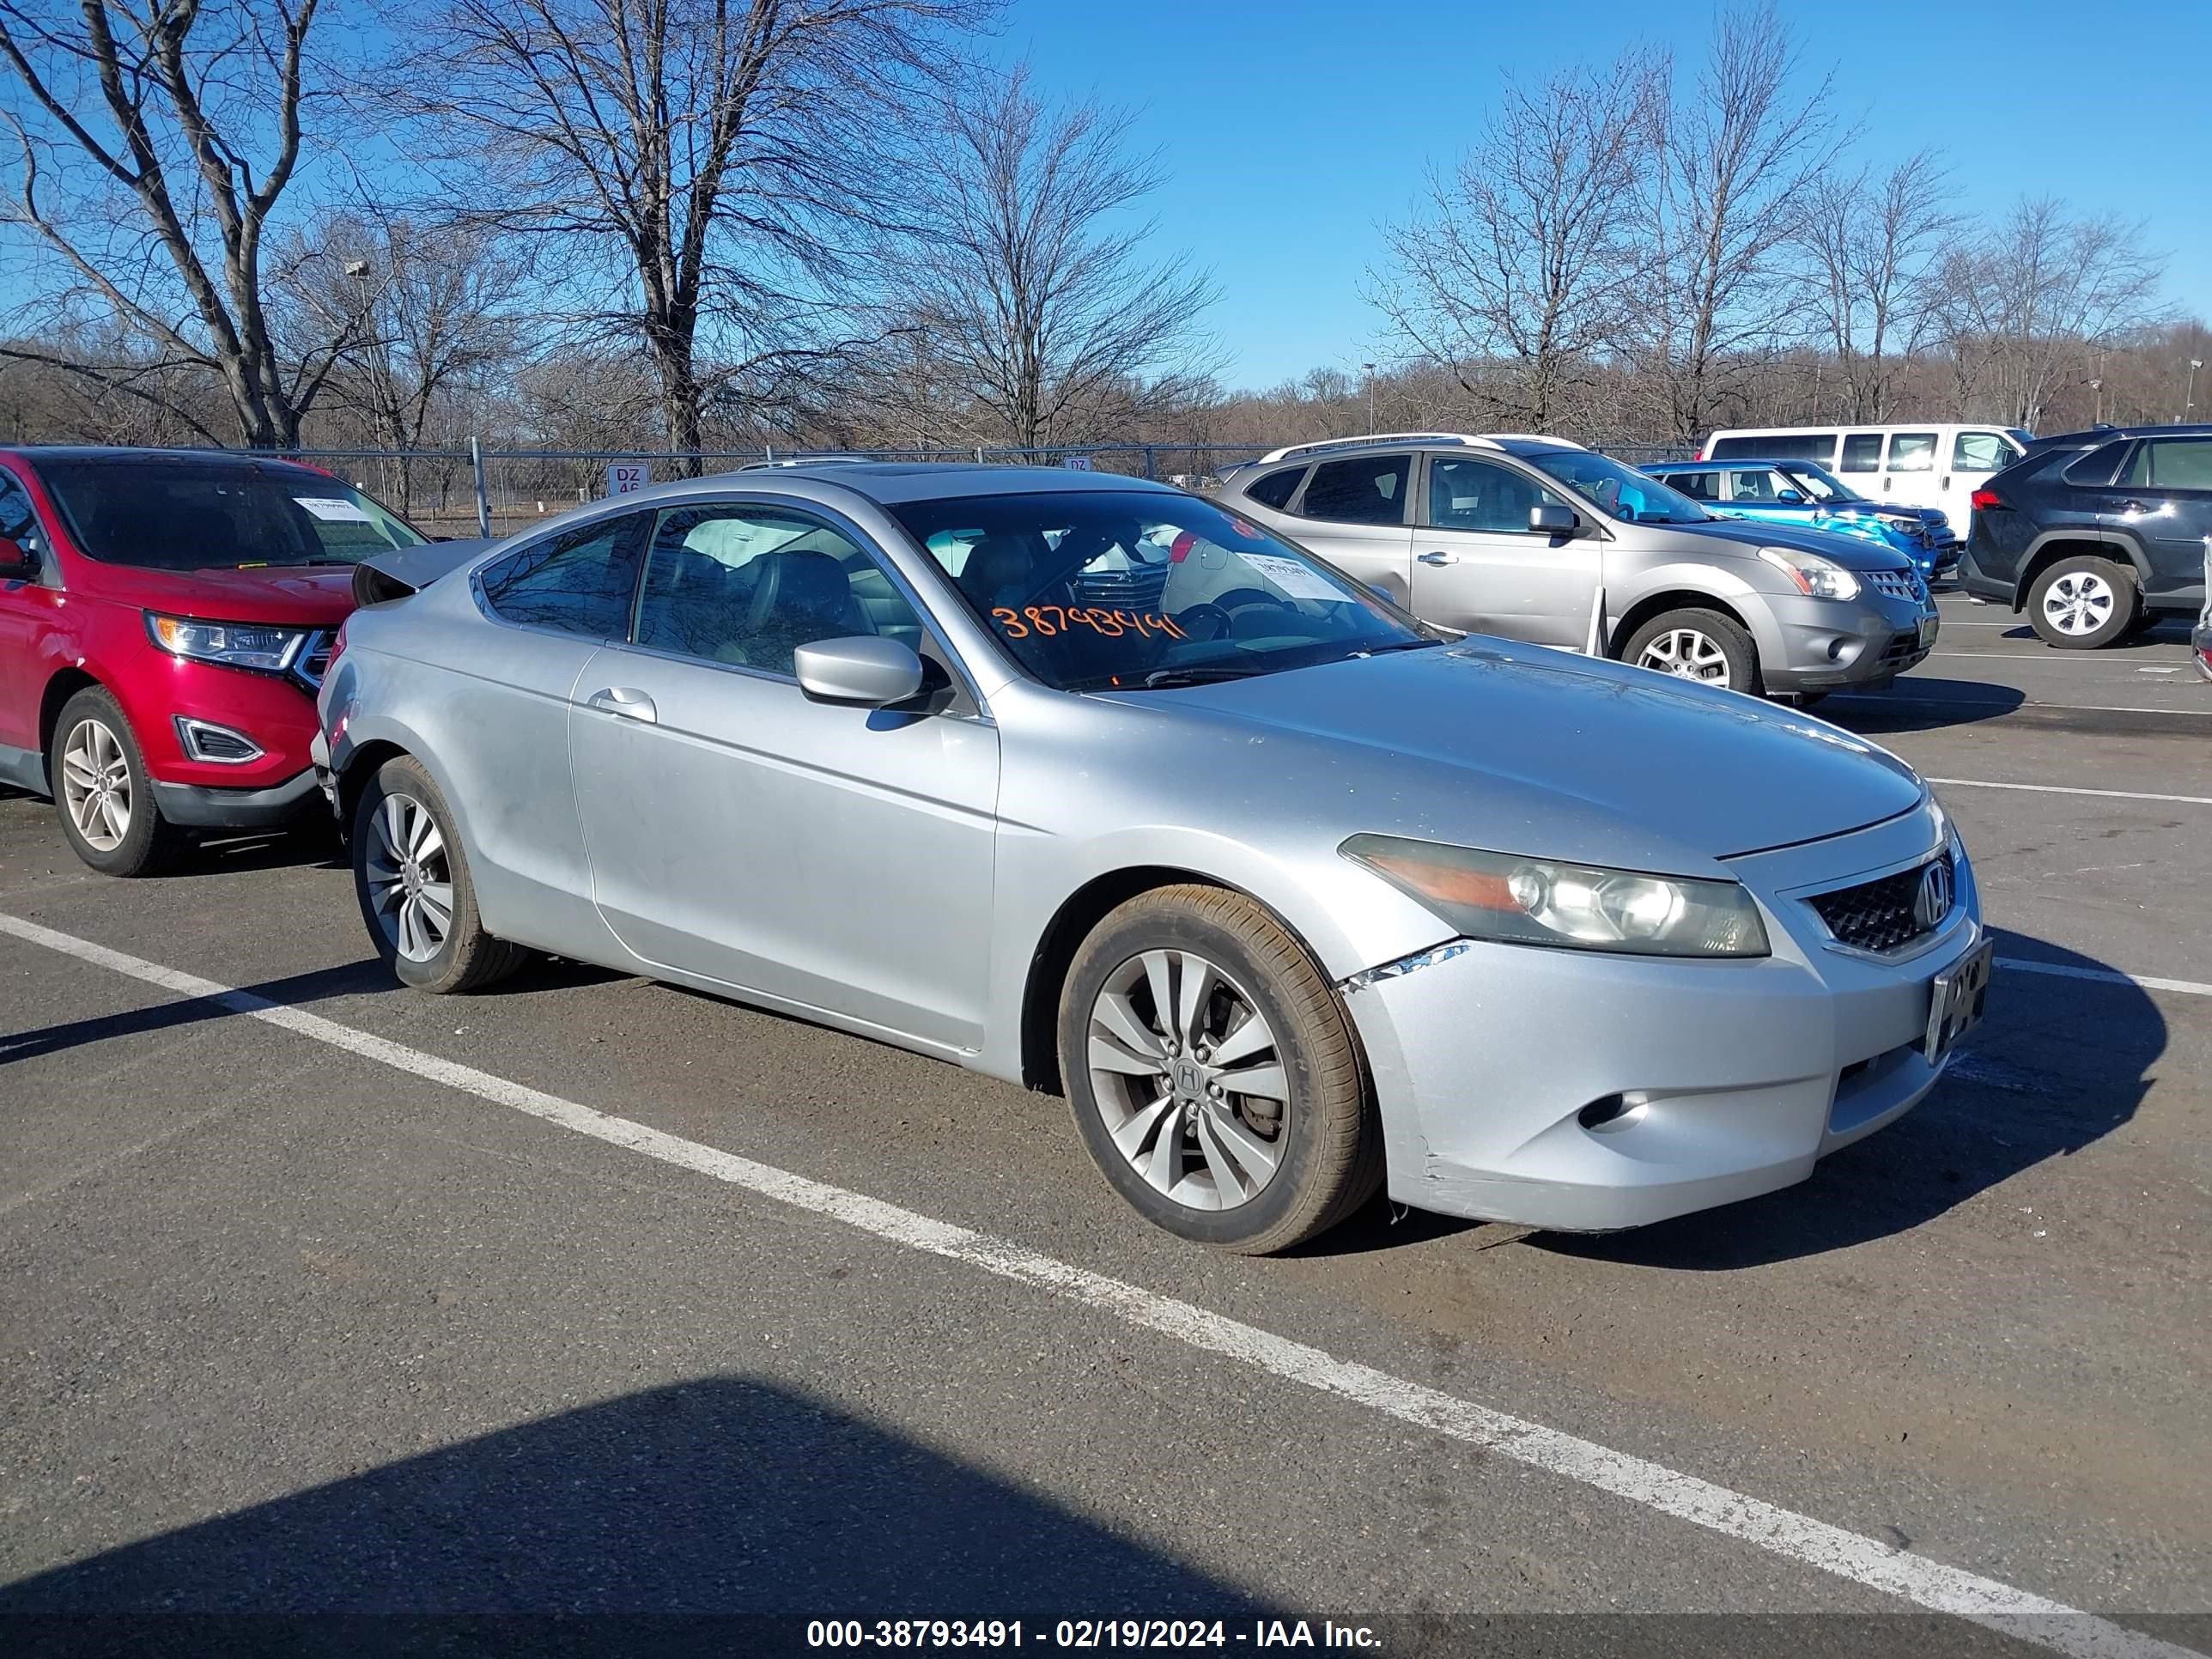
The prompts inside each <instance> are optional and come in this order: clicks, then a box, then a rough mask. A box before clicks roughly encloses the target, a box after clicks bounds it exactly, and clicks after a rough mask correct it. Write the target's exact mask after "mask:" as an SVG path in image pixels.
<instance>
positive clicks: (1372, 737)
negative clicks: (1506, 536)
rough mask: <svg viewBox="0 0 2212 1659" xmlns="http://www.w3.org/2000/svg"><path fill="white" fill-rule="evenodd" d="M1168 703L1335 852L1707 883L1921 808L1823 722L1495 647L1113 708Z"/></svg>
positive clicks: (1293, 674)
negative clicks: (1338, 843) (1447, 848)
mask: <svg viewBox="0 0 2212 1659" xmlns="http://www.w3.org/2000/svg"><path fill="white" fill-rule="evenodd" d="M1170 699H1171V700H1172V701H1173V704H1174V705H1175V706H1176V708H1179V709H1180V710H1181V711H1182V712H1183V713H1185V714H1188V715H1191V716H1196V717H1198V718H1199V720H1200V721H1201V722H1202V723H1203V724H1205V725H1207V726H1212V724H1213V723H1214V722H1217V721H1218V722H1224V723H1226V725H1227V726H1228V728H1229V729H1225V730H1220V731H1218V732H1216V733H1215V734H1214V735H1216V736H1218V738H1220V739H1221V740H1222V746H1221V747H1220V748H1218V749H1215V750H1214V752H1213V754H1212V759H1213V760H1215V761H1216V762H1219V761H1224V760H1227V759H1229V757H1231V756H1235V757H1237V758H1238V759H1239V760H1241V761H1243V762H1244V763H1248V764H1250V765H1253V766H1257V767H1259V768H1261V769H1263V770H1264V771H1266V772H1267V773H1268V774H1269V775H1271V776H1272V777H1273V779H1274V780H1276V781H1278V787H1279V780H1280V779H1281V778H1282V777H1283V776H1284V775H1285V773H1286V772H1287V774H1288V775H1291V776H1294V777H1297V778H1298V779H1300V780H1301V781H1302V786H1303V787H1306V788H1308V789H1310V791H1311V792H1312V793H1311V796H1310V810H1311V811H1313V812H1314V813H1315V814H1316V823H1317V827H1322V828H1324V829H1327V830H1328V832H1329V833H1334V832H1335V830H1336V829H1340V828H1343V827H1345V826H1350V827H1352V828H1354V829H1367V830H1371V831H1375V832H1378V833H1387V834H1397V835H1405V836H1419V837H1422V838H1425V839H1429V840H1435V841H1445V842H1461V843H1465V844H1469V845H1474V846H1480V847H1484V848H1489V849H1490V850H1492V851H1496V852H1505V853H1517V854H1525V855H1528V856H1534V857H1544V858H1557V859H1566V860H1580V861H1583V862H1588V863H1593V864H1605V865H1613V866H1619V867H1622V868H1628V869H1640V870H1645V871H1650V872H1659V873H1665V874H1674V875H1696V874H1700V873H1710V872H1711V866H1712V861H1713V860H1717V859H1723V858H1728V857H1732V856H1735V855H1737V854H1745V853H1753V852H1760V851H1764V850H1765V849H1767V848H1774V847H1783V846H1790V845H1793V844H1796V843H1797V842H1808V841H1817V840H1820V839H1822V838H1824V837H1826V836H1837V835H1842V834H1844V833H1846V832H1847V831H1850V830H1853V829H1863V828H1864V827H1865V826H1866V825H1868V824H1870V823H1881V822H1882V821H1883V820H1884V819H1887V818H1892V817H1896V816H1897V815H1898V814H1899V813H1901V812H1905V811H1911V809H1912V808H1913V807H1914V806H1916V805H1918V804H1919V802H1920V801H1921V799H1923V795H1924V793H1925V791H1924V790H1923V787H1922V784H1921V781H1920V780H1919V778H1918V777H1917V775H1915V774H1914V773H1913V772H1912V770H1911V768H1909V767H1907V766H1906V765H1905V763H1903V762H1902V761H1899V760H1898V759H1897V758H1896V757H1894V756H1892V755H1890V754H1887V752H1885V751H1884V750H1881V749H1878V748H1876V747H1875V746H1874V745H1873V744H1869V743H1866V742H1864V741H1863V740H1862V739H1860V738H1857V737H1854V736H1853V735H1852V734H1850V732H1844V731H1842V730H1840V729H1839V728H1838V727H1836V726H1830V725H1828V724H1827V723H1826V722H1825V721H1822V720H1814V719H1812V718H1810V717H1808V716H1807V715H1803V714H1796V713H1795V712H1793V711H1791V710H1789V709H1786V708H1781V707H1779V706H1778V705H1775V704H1772V703H1767V702H1760V701H1758V700H1757V699H1754V698H1751V697H1747V696H1737V695H1735V694H1734V693H1732V692H1726V691H1716V690H1711V689H1709V688H1707V687H1704V686H1699V685H1693V684H1686V683H1683V682H1680V681H1676V680H1674V679H1670V678H1667V677H1665V676H1662V675H1659V674H1654V673H1651V672H1650V671H1646V670H1644V669H1639V668H1632V667H1629V666H1626V665H1623V664H1620V663H1613V662H1604V661H1597V660H1593V659H1589V658H1586V657H1578V656H1575V655H1573V654H1571V653H1566V652H1563V651H1553V650H1549V649H1547V648H1545V647H1540V646H1525V645H1516V644H1512V643H1509V642H1507V641H1493V640H1490V639H1487V638H1481V637H1474V638H1469V639H1468V640H1466V641H1462V642H1460V643H1458V644H1455V645H1449V646H1434V647H1429V648H1427V649H1425V650H1419V651H1407V652H1397V653H1389V654H1386V655H1383V656H1376V657H1369V658H1361V659H1353V660H1351V661H1347V662H1340V663H1332V664H1328V665H1323V666H1321V667H1317V668H1309V669H1299V670H1293V671H1289V672H1285V673H1279V674H1268V675H1262V676H1258V677H1255V678H1251V679H1244V680H1232V681H1227V682H1224V683H1222V684H1214V685H1202V686H1193V687H1189V688H1187V689H1184V690H1176V691H1166V692H1149V693H1141V694H1136V695H1133V696H1124V697H1122V698H1120V699H1117V700H1120V701H1125V702H1128V703H1130V704H1132V705H1136V704H1142V705H1143V706H1146V707H1147V708H1160V709H1162V712H1165V708H1164V705H1165V704H1167V703H1168V702H1169V700H1170ZM1271 735H1273V736H1276V737H1279V738H1282V739H1285V740H1286V741H1287V743H1288V745H1289V746H1288V750H1287V752H1286V750H1285V746H1284V744H1281V743H1274V744H1271V743H1270V742H1269V741H1268V739H1269V737H1270V736H1271ZM1203 747H1204V748H1206V749H1213V745H1212V744H1206V745H1203ZM1300 750H1304V752H1300ZM1223 782H1224V783H1225V784H1226V782H1227V780H1226V779H1224V780H1223Z"/></svg>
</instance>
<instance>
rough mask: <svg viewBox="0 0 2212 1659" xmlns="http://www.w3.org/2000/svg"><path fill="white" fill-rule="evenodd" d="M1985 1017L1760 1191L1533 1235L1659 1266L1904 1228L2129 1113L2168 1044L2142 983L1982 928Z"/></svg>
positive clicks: (1712, 1267) (2062, 1153)
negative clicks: (1891, 1099) (1902, 1107)
mask: <svg viewBox="0 0 2212 1659" xmlns="http://www.w3.org/2000/svg"><path fill="white" fill-rule="evenodd" d="M1992 932H1993V933H1994V934H1995V937H1996V946H1997V958H1998V962H1999V964H2000V965H1999V966H1998V968H1997V970H1996V975H1995V976H1994V977H1993V979H1992V980H1991V982H1990V1003H1989V1014H1988V1017H1987V1018H1985V1019H1984V1021H1983V1023H1982V1025H1981V1027H1980V1028H1979V1030H1977V1031H1975V1032H1974V1034H1973V1035H1972V1036H1971V1037H1970V1038H1969V1039H1968V1040H1967V1042H1966V1045H1965V1046H1964V1047H1963V1048H1961V1049H1960V1052H1959V1054H1957V1055H1956V1056H1955V1057H1954V1059H1953V1060H1952V1062H1951V1066H1950V1069H1949V1070H1948V1072H1946V1073H1944V1075H1943V1079H1942V1081H1941V1082H1939V1083H1938V1084H1937V1085H1936V1087H1935V1090H1934V1091H1933V1092H1931V1093H1930V1094H1929V1097H1928V1098H1927V1099H1925V1100H1923V1101H1922V1102H1921V1103H1920V1104H1919V1105H1918V1106H1917V1107H1916V1108H1915V1109H1913V1110H1911V1112H1908V1113H1907V1114H1905V1116H1904V1117H1902V1118H1900V1119H1899V1120H1898V1121H1896V1122H1894V1123H1893V1124H1891V1125H1890V1126H1889V1127H1887V1128H1886V1129H1881V1130H1879V1131H1877V1132H1876V1133H1874V1134H1872V1135H1869V1137H1868V1138H1867V1139H1864V1140H1862V1141H1859V1142H1857V1143H1856V1144H1855V1145H1853V1146H1846V1147H1844V1149H1843V1150H1842V1151H1840V1152H1834V1153H1832V1154H1831V1155H1830V1156H1828V1157H1827V1158H1823V1159H1822V1160H1821V1161H1820V1164H1819V1165H1818V1166H1817V1167H1816V1168H1815V1169H1814V1172H1813V1176H1812V1179H1810V1180H1809V1181H1806V1182H1802V1183H1800V1184H1799V1185H1797V1186H1795V1187H1785V1188H1783V1189H1782V1190H1781V1191H1780V1192H1778V1193H1770V1194H1767V1195H1766V1196H1765V1197H1764V1198H1754V1199H1749V1200H1745V1201H1744V1202H1742V1203H1740V1204H1731V1205H1728V1206H1724V1207H1723V1208H1721V1209H1717V1210H1707V1211H1705V1212H1701V1213H1699V1214H1697V1215H1689V1216H1684V1217H1681V1218H1680V1219H1678V1220H1674V1221H1662V1222H1660V1223H1658V1224H1657V1225H1654V1226H1650V1227H1643V1228H1638V1230H1636V1231H1633V1232H1625V1233H1608V1234H1604V1235H1601V1236H1597V1237H1576V1236H1573V1235H1571V1234H1565V1233H1542V1234H1535V1235H1532V1236H1531V1237H1529V1239H1528V1243H1532V1244H1536V1245H1540V1246H1541V1247H1542V1248H1544V1249H1550V1250H1555V1251H1558V1252H1559V1253H1560V1254H1561V1255H1584V1256H1594V1257H1599V1258H1602V1259H1604V1260H1607V1261H1626V1262H1634V1263H1638V1264H1640V1265H1643V1266H1647V1267H1679V1268H1691V1269H1698V1270H1705V1271H1714V1272H1727V1271H1730V1270H1733V1269H1735V1268H1740V1267H1761V1266H1765V1265H1766V1264H1768V1263H1771V1262H1774V1261H1788V1260H1790V1259H1792V1258H1796V1257H1799V1256H1808V1255H1821V1254H1822V1253H1824V1252H1826V1251H1829V1250H1838V1249H1846V1248H1848V1247H1849V1246H1850V1245H1853V1244H1860V1243H1865V1242H1867V1241H1868V1240H1869V1239H1874V1238H1881V1237H1887V1236H1888V1235H1890V1234H1893V1233H1901V1232H1905V1231H1910V1230H1911V1229H1912V1228H1914V1227H1917V1226H1919V1225H1922V1224H1923V1223H1925V1222H1929V1221H1932V1220H1934V1219H1935V1218H1936V1217H1938V1216H1940V1215H1942V1214H1943V1213H1944V1212H1946V1211H1948V1210H1950V1209H1952V1208H1953V1207H1954V1206H1957V1205H1960V1204H1962V1203H1964V1202H1966V1200H1968V1199H1970V1198H1972V1197H1974V1196H1975V1195H1976V1194H1979V1193H1983V1192H1986V1191H1988V1190H1989V1189H1990V1188H1992V1187H1996V1186H2000V1185H2002V1183H2003V1182H2006V1181H2008V1180H2010V1179H2011V1178H2012V1177H2013V1176H2015V1175H2018V1174H2019V1173H2020V1172H2021V1170H2027V1169H2031V1168H2033V1166H2034V1165H2036V1164H2041V1163H2043V1162H2044V1161H2045V1160H2046V1159H2048V1158H2069V1157H2071V1156H2072V1155H2073V1154H2074V1153H2075V1152H2079V1151H2081V1149H2082V1148H2083V1147H2085V1146H2089V1145H2091V1144H2092V1143H2093V1142H2095V1141H2097V1140H2099V1139H2102V1138H2103V1137H2104V1136H2106V1135H2108V1134H2110V1133H2112V1131H2113V1130H2115V1129H2117V1128H2118V1127H2120V1126H2121V1125H2123V1124H2124V1123H2126V1122H2127V1121H2129V1120H2130V1118H2132V1117H2133V1116H2134V1115H2136V1109H2137V1108H2138V1107H2139V1106H2140V1105H2141V1104H2142V1098H2143V1096H2144V1094H2145V1092H2146V1091H2148V1088H2149V1085H2150V1084H2151V1082H2152V1078H2151V1075H2150V1068H2151V1067H2152V1066H2154V1064H2155V1063H2156V1062H2157V1060H2158V1058H2159V1056H2160V1054H2164V1053H2165V1052H2166V1018H2165V1016H2163V1015H2162V1014H2160V1012H2159V1011H2158V1007H2157V1005H2156V1004H2154V1002H2152V1000H2150V998H2149V997H2148V995H2146V994H2144V993H2143V992H2142V990H2141V989H2140V988H2139V987H2136V986H2134V985H2127V984H2108V983H2105V982H2102V981H2091V980H2082V979H2072V978H2067V977H2064V976H2061V975H2044V974H2038V973H2032V972H2028V971H2025V970H2022V969H2008V968H2006V967H2004V966H2003V965H2002V963H2004V961H2005V960H2006V959H2007V958H2013V959H2018V960H2027V961H2033V962H2040V963H2050V964H2053V965H2057V966H2060V967H2065V968H2072V969H2085V970H2089V971H2094V972H2099V973H2110V972H2112V969H2111V968H2110V967H2109V966H2108V965H2107V964H2106V963H2101V962H2099V961H2097V960H2095V959H2094V958H2093V957H2085V956H2081V955H2079V954H2077V953H2076V952H2075V951H2066V950H2062V949H2060V948H2059V947H2058V946H2057V945H2051V944H2048V943H2045V941H2043V940H2041V939H2030V938H2027V937H2026V936H2024V935H2021V934H2018V933H2006V932H2004V931H2002V930H1996V929H1993V930H1992Z"/></svg>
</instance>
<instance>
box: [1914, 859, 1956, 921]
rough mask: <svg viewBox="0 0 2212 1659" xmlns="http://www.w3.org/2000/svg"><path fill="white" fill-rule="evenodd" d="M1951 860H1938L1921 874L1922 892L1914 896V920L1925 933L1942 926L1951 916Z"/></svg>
mask: <svg viewBox="0 0 2212 1659" xmlns="http://www.w3.org/2000/svg"><path fill="white" fill-rule="evenodd" d="M1952 898H1953V893H1952V889H1951V860H1948V859H1937V860H1936V861H1935V863H1933V864H1931V865H1929V866H1928V867H1927V868H1926V869H1925V870H1923V871H1922V872H1920V890H1919V891H1918V892H1917V893H1916V894H1915V895H1914V896H1913V899H1912V919H1913V921H1916V922H1917V923H1918V924H1919V925H1920V931H1921V932H1923V933H1926V932H1928V931H1929V929H1930V928H1934V927H1941V926H1942V921H1943V918H1944V917H1946V916H1948V915H1950V914H1951V901H1952Z"/></svg>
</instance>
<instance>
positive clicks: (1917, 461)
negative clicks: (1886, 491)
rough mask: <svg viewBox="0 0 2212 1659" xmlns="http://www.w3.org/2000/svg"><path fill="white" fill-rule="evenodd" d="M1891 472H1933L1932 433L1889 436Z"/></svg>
mask: <svg viewBox="0 0 2212 1659" xmlns="http://www.w3.org/2000/svg"><path fill="white" fill-rule="evenodd" d="M1889 470H1890V471H1892V472H1933V471H1935V470H1936V435H1935V434H1934V433H1932V432H1893V433H1891V434H1890V435H1889Z"/></svg>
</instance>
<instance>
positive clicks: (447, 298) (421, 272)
mask: <svg viewBox="0 0 2212 1659" xmlns="http://www.w3.org/2000/svg"><path fill="white" fill-rule="evenodd" d="M314 240H315V241H316V242H317V244H318V245H319V246H321V247H322V248H323V249H324V250H325V252H327V253H328V254H329V255H330V257H329V258H322V259H314V260H308V259H305V258H302V259H301V260H299V261H298V262H297V264H296V266H295V270H296V271H297V273H298V274H297V276H295V281H294V283H293V286H292V289H291V291H290V292H289V294H288V295H287V296H286V298H287V300H288V301H289V304H290V305H292V306H293V307H296V308H298V309H300V310H301V311H303V312H305V313H309V314H311V315H313V316H318V317H320V318H323V319H329V320H332V321H335V320H337V319H356V318H357V319H360V326H359V329H358V333H359V336H360V337H359V338H358V339H356V341H355V342H354V343H353V344H352V345H350V346H349V348H348V349H347V350H346V352H345V354H344V356H343V360H342V362H341V363H340V366H339V368H338V369H337V372H336V373H335V374H333V375H332V376H331V382H330V390H329V392H328V394H327V397H328V401H329V403H330V404H337V405H342V406H343V407H344V408H346V409H348V410H351V411H352V412H353V413H354V414H356V416H358V417H359V418H360V420H361V422H362V426H363V427H364V428H366V435H367V436H368V439H369V441H371V442H372V443H373V444H374V446H375V447H379V448H384V449H392V450H398V451H407V450H416V449H421V448H422V447H424V446H425V445H426V443H428V442H433V441H438V440H439V439H440V438H441V437H444V438H451V437H453V436H457V435H459V434H460V433H461V432H464V431H465V429H466V428H465V427H463V426H461V425H460V424H459V422H457V421H456V422H452V423H451V424H450V426H449V428H448V429H447V431H446V432H445V433H443V434H440V433H438V432H437V431H435V429H434V424H435V420H436V417H438V416H441V415H446V416H449V417H450V415H451V413H452V407H453V400H454V398H455V397H456V396H457V395H458V394H459V393H461V392H477V393H479V394H481V393H482V392H483V391H484V390H485V389H486V387H487V385H488V383H489V381H490V380H492V378H493V377H494V376H495V374H503V373H505V372H506V371H507V370H509V369H511V368H513V366H514V364H515V362H516V361H517V359H518V356H519V354H520V334H521V326H522V319H520V316H519V315H518V314H517V307H518V304H519V302H520V297H521V294H522V290H523V287H524V281H525V272H524V270H523V268H522V266H521V265H520V263H518V262H517V261H516V260H514V259H513V258H508V257H507V256H506V255H505V254H504V253H502V252H501V251H500V250H498V249H497V248H496V247H495V246H492V245H491V244H490V242H489V240H488V239H487V238H486V237H485V236H484V235H483V234H482V233H480V232H477V231H475V230H472V229H471V228H468V227H466V226H461V227H451V226H435V227H426V226H424V225H422V224H421V223H420V222H416V220H414V219H411V218H409V217H407V216H404V215H402V216H386V215H384V214H382V213H380V212H378V211H376V210H374V209H370V210H366V211H365V212H363V213H362V214H361V215H359V216H343V217H339V218H335V219H332V220H331V221H329V222H325V223H324V224H322V225H320V226H319V227H318V228H317V231H316V234H315V238H314ZM407 477H408V475H407V474H406V472H405V471H402V472H401V474H400V480H401V482H400V500H399V501H398V507H399V508H400V511H401V512H403V513H404V512H405V511H407V509H408V507H409V505H410V493H411V492H410V486H409V484H408V482H407Z"/></svg>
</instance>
